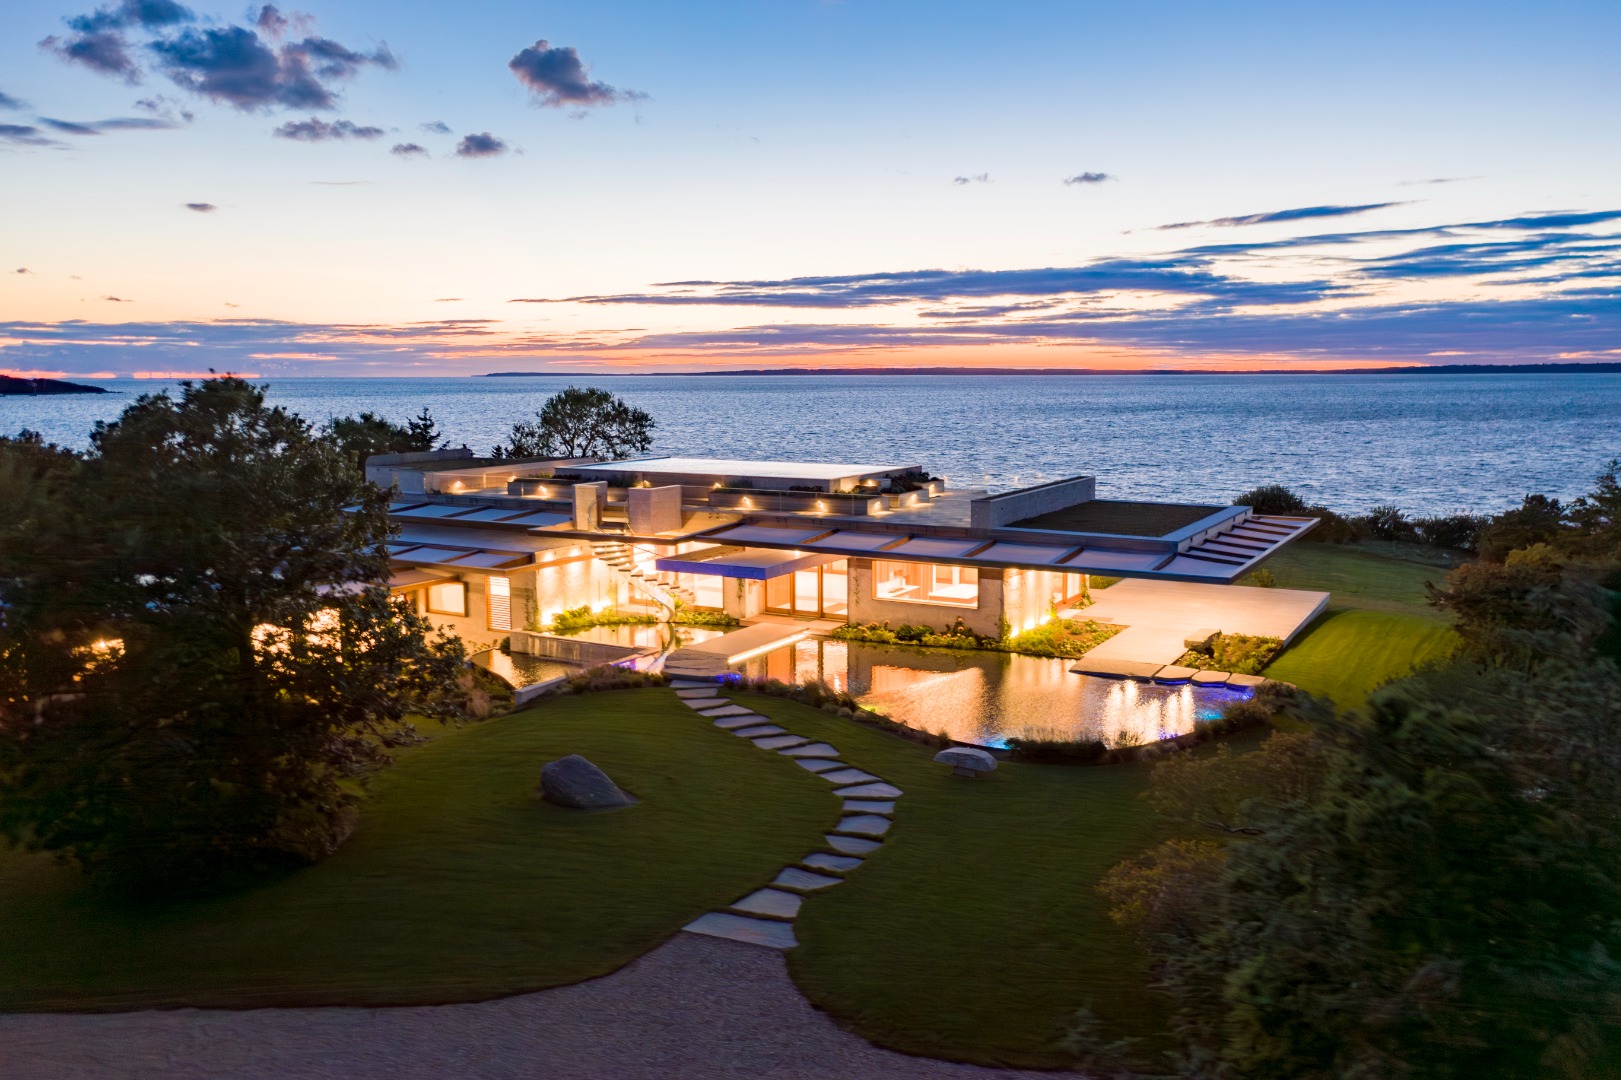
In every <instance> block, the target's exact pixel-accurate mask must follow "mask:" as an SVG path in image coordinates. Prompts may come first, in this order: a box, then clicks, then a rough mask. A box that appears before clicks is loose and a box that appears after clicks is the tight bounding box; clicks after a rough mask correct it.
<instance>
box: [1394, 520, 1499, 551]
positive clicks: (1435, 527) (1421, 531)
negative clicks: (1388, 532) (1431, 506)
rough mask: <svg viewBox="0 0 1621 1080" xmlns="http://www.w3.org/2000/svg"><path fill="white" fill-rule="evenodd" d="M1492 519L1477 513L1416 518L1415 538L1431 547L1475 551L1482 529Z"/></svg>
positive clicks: (1414, 524) (1414, 521)
mask: <svg viewBox="0 0 1621 1080" xmlns="http://www.w3.org/2000/svg"><path fill="white" fill-rule="evenodd" d="M1490 520H1491V519H1490V518H1484V517H1479V516H1477V515H1475V514H1452V515H1450V516H1447V517H1426V518H1414V519H1413V533H1414V537H1413V538H1414V539H1415V540H1417V541H1418V542H1419V543H1420V544H1428V545H1430V546H1431V547H1438V548H1450V549H1452V550H1453V551H1474V550H1475V546H1476V544H1477V543H1478V542H1479V540H1480V532H1481V530H1482V529H1484V528H1485V527H1486V524H1487V523H1488V522H1489V521H1490Z"/></svg>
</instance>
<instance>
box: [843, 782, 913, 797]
mask: <svg viewBox="0 0 1621 1080" xmlns="http://www.w3.org/2000/svg"><path fill="white" fill-rule="evenodd" d="M833 794H835V795H837V796H838V797H839V798H841V799H898V798H900V797H901V796H902V795H903V794H905V793H904V792H902V791H901V789H900V788H898V787H896V786H895V785H894V784H885V783H877V784H857V785H856V786H855V787H847V788H840V789H839V790H837V791H835V792H834V793H833Z"/></svg>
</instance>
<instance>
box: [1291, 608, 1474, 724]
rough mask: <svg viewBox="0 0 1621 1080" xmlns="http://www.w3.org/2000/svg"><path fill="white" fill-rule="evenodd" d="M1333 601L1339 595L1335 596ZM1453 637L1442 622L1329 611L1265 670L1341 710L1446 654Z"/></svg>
mask: <svg viewBox="0 0 1621 1080" xmlns="http://www.w3.org/2000/svg"><path fill="white" fill-rule="evenodd" d="M1336 599H1338V597H1336ZM1457 642H1458V636H1457V634H1455V633H1453V631H1452V628H1451V627H1450V626H1448V625H1446V624H1445V623H1441V622H1436V621H1435V620H1433V619H1422V618H1419V617H1417V616H1415V615H1403V614H1399V613H1397V612H1391V611H1333V610H1331V611H1329V612H1328V614H1326V615H1324V616H1323V617H1322V618H1320V619H1318V620H1317V621H1316V622H1315V623H1313V624H1312V625H1311V627H1310V628H1309V629H1308V630H1307V631H1306V633H1305V634H1304V635H1303V636H1302V637H1301V638H1300V639H1299V640H1298V641H1296V642H1295V643H1294V644H1293V645H1291V646H1290V647H1289V648H1288V649H1287V650H1285V651H1284V653H1283V655H1282V656H1279V657H1278V658H1277V659H1276V660H1274V661H1273V662H1272V664H1271V665H1270V666H1269V667H1267V669H1266V672H1265V674H1266V676H1267V678H1269V679H1278V680H1280V681H1282V682H1289V683H1294V684H1295V685H1296V686H1298V687H1300V688H1301V689H1302V690H1307V691H1310V692H1311V693H1313V694H1317V695H1319V696H1322V697H1326V698H1328V699H1330V700H1331V701H1333V702H1334V704H1336V705H1338V706H1339V707H1340V708H1342V709H1350V708H1355V707H1356V706H1358V705H1361V704H1362V701H1363V699H1364V698H1365V697H1367V695H1368V691H1370V690H1372V689H1374V688H1375V687H1377V686H1379V685H1380V684H1382V683H1386V682H1389V681H1390V680H1391V679H1399V678H1401V677H1402V676H1403V675H1407V674H1409V673H1411V672H1412V670H1413V669H1414V668H1416V667H1418V666H1419V665H1420V664H1423V663H1425V662H1427V661H1430V660H1441V659H1444V658H1446V657H1447V656H1449V655H1451V653H1452V650H1453V649H1454V648H1455V647H1456V645H1457Z"/></svg>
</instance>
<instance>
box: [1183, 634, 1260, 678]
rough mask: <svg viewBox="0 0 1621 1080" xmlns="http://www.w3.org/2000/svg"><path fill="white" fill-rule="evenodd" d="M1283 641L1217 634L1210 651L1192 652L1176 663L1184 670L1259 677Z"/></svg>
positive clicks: (1211, 641) (1209, 647) (1184, 654)
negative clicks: (1192, 669) (1188, 668)
mask: <svg viewBox="0 0 1621 1080" xmlns="http://www.w3.org/2000/svg"><path fill="white" fill-rule="evenodd" d="M1282 645H1283V642H1281V641H1279V640H1278V639H1277V638H1275V637H1256V636H1254V635H1251V634H1217V635H1216V636H1215V637H1213V638H1211V639H1210V644H1209V645H1208V646H1207V648H1208V651H1205V650H1203V649H1201V650H1197V651H1195V650H1189V651H1188V652H1186V653H1183V654H1182V658H1181V659H1180V660H1178V661H1177V663H1178V664H1180V665H1181V666H1183V667H1190V668H1198V669H1200V670H1202V671H1227V672H1231V673H1233V674H1235V675H1259V674H1260V673H1261V669H1262V668H1264V667H1266V665H1267V664H1269V663H1271V662H1272V658H1273V657H1274V656H1276V655H1277V653H1278V649H1279V648H1280V647H1282Z"/></svg>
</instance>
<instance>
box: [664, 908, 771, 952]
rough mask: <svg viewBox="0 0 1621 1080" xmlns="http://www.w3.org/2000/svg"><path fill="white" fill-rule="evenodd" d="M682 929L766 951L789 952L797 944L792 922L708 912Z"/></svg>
mask: <svg viewBox="0 0 1621 1080" xmlns="http://www.w3.org/2000/svg"><path fill="white" fill-rule="evenodd" d="M682 929H684V930H686V931H688V932H689V933H693V934H703V935H705V936H706V937H718V938H725V939H727V940H728V941H741V942H744V943H746V944H749V945H764V946H765V947H766V948H768V949H792V948H793V947H794V946H796V945H798V944H799V939H798V938H796V937H794V927H793V924H792V923H785V922H778V921H777V920H775V919H753V918H750V917H749V916H747V915H733V914H731V913H730V912H726V911H711V912H709V914H707V915H700V916H698V917H697V918H696V919H694V920H692V921H691V922H689V923H688V924H687V925H686V926H684V927H682Z"/></svg>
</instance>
